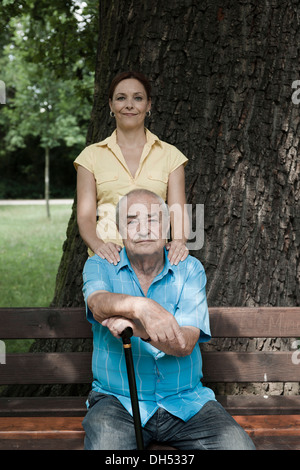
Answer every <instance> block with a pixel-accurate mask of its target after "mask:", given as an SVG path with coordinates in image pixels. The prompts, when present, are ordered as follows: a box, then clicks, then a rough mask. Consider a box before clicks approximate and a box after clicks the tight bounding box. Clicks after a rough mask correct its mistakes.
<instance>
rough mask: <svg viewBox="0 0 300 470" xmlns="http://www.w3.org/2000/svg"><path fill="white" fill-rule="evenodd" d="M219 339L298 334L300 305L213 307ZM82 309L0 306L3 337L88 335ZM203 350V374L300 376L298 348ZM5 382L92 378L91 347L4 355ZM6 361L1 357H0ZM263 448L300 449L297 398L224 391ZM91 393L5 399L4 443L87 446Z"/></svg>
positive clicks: (1, 402) (1, 403)
mask: <svg viewBox="0 0 300 470" xmlns="http://www.w3.org/2000/svg"><path fill="white" fill-rule="evenodd" d="M210 318H211V331H212V335H213V337H214V338H223V337H225V338H236V337H238V338H246V337H252V338H259V337H263V338H271V337H274V338H278V337H282V338H298V337H300V308H281V307H276V308H270V307H267V308H210ZM91 337H92V334H91V328H90V325H89V323H88V322H87V321H86V319H85V312H84V309H83V308H66V309H65V308H22V309H16V308H14V309H6V308H2V309H0V339H1V340H2V341H3V342H2V343H0V344H1V345H2V350H0V352H2V356H0V359H1V358H2V362H4V361H3V357H4V354H3V345H5V340H7V339H12V338H14V339H18V338H64V339H66V338H91ZM292 346H293V347H291V348H290V350H289V351H270V352H263V351H253V352H232V351H205V352H203V363H204V380H205V382H207V383H209V384H213V383H214V382H219V383H220V382H225V383H230V382H240V383H247V382H261V383H264V382H267V381H270V382H299V381H300V364H298V362H300V361H299V357H300V352H299V355H298V352H297V350H296V349H293V348H295V342H293V344H292ZM5 360H6V363H5V364H3V363H2V364H0V385H3V384H8V385H9V384H10V385H12V384H89V383H91V380H92V376H91V353H90V352H67V353H64V352H55V353H26V354H21V353H15V354H6V357H5ZM0 362H1V361H0ZM218 399H219V401H220V402H221V403H222V404H223V406H224V407H225V408H226V409H227V410H228V411H229V412H230V413H231V414H232V415H233V416H234V417H235V419H236V420H237V421H238V422H239V423H240V424H241V425H242V426H243V427H244V429H245V430H246V431H247V432H248V433H249V434H250V436H251V437H252V439H253V440H254V442H255V444H256V446H257V448H258V449H298V450H300V396H285V395H280V396H263V395H261V396H257V395H233V396H219V397H218ZM85 400H86V397H63V396H62V397H20V398H9V397H8V398H6V397H1V398H0V449H53V450H54V449H82V448H83V438H84V431H83V429H82V426H81V422H82V419H83V416H84V415H85V413H86V407H85Z"/></svg>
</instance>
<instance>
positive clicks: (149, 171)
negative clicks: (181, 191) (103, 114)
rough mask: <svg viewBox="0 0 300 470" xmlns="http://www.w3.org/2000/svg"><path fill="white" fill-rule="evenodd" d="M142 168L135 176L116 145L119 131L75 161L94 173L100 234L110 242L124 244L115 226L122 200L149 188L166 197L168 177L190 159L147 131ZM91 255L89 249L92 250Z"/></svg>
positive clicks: (98, 230) (81, 154)
mask: <svg viewBox="0 0 300 470" xmlns="http://www.w3.org/2000/svg"><path fill="white" fill-rule="evenodd" d="M146 139H147V142H146V144H145V146H144V149H143V153H142V156H141V159H140V164H139V167H138V169H137V171H136V174H135V175H134V176H133V175H132V174H131V172H130V170H129V168H128V166H127V164H126V161H125V159H124V157H123V154H122V152H121V149H120V147H119V145H118V144H117V131H116V130H115V131H114V132H113V133H112V135H111V136H110V137H108V138H106V139H105V140H103V141H102V142H99V143H96V144H92V145H89V146H88V147H86V148H85V149H84V150H83V151H82V152H81V153H80V155H79V156H78V157H77V158H76V160H75V161H74V166H75V168H76V170H77V168H78V165H81V166H83V167H84V168H86V169H87V170H89V171H90V172H91V173H93V175H94V177H95V180H96V187H97V216H98V222H97V234H98V236H99V237H100V238H101V239H102V240H104V241H106V242H108V241H112V242H114V243H118V244H119V245H122V240H121V237H120V235H119V232H118V230H117V227H116V223H115V207H116V205H117V203H118V202H119V200H120V198H121V197H122V196H124V195H125V194H127V193H128V192H129V191H131V190H133V189H138V188H144V189H148V190H150V191H153V192H154V193H156V194H158V195H159V196H161V197H162V198H163V199H164V201H166V198H167V187H168V179H169V174H170V173H171V172H172V171H174V170H176V168H178V167H179V166H180V165H182V164H183V165H186V163H187V161H188V159H187V158H186V157H185V156H184V155H183V154H182V153H181V152H180V151H179V150H178V149H177V148H176V147H174V146H173V145H170V144H168V143H166V142H163V141H161V140H160V139H159V138H158V137H156V135H154V134H152V133H151V132H150V131H149V130H148V129H146ZM89 254H92V253H90V250H89Z"/></svg>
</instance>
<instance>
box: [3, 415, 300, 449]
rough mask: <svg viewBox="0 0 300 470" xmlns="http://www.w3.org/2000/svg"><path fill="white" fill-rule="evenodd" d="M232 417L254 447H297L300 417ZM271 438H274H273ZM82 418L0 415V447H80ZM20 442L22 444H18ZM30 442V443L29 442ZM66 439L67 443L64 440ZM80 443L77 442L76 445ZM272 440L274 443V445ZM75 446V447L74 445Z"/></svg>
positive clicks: (299, 433)
mask: <svg viewBox="0 0 300 470" xmlns="http://www.w3.org/2000/svg"><path fill="white" fill-rule="evenodd" d="M234 418H235V420H236V421H237V422H238V423H239V424H240V425H241V426H242V427H244V429H245V430H246V432H248V433H249V435H250V436H251V437H252V438H253V439H254V442H255V444H256V445H258V449H263V448H269V449H272V448H273V449H278V446H281V447H279V448H282V449H288V448H289V447H290V445H291V444H292V446H293V449H300V440H299V435H300V416H299V415H286V416H280V417H278V416H273V415H271V416H234ZM273 438H275V439H273ZM83 439H84V431H83V428H82V418H79V417H78V418H72V417H69V418H57V417H56V418H51V417H47V418H1V420H0V443H1V445H0V449H1V448H2V449H5V448H16V447H15V446H16V443H18V446H19V447H18V448H24V449H26V448H28V447H27V446H28V445H29V448H43V447H46V446H43V442H45V443H47V444H46V445H47V446H49V447H48V448H52V449H55V448H57V441H62V442H63V443H64V447H61V448H69V447H71V446H73V445H74V442H75V443H76V446H77V448H83ZM22 441H23V445H22ZM30 441H31V442H30ZM68 441H69V442H68ZM80 442H81V445H80V444H79V443H80ZM274 443H275V446H276V447H274ZM78 445H79V447H78Z"/></svg>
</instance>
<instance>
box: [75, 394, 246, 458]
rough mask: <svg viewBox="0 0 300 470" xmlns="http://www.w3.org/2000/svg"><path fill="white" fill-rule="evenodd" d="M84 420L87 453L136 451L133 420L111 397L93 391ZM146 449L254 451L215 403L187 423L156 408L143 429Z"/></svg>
mask: <svg viewBox="0 0 300 470" xmlns="http://www.w3.org/2000/svg"><path fill="white" fill-rule="evenodd" d="M89 403H90V408H89V409H88V412H87V414H86V416H85V418H84V420H83V423H82V424H83V428H84V430H85V433H86V435H85V441H84V448H85V449H86V450H133V449H136V448H137V446H136V440H135V431H134V423H133V418H132V416H131V415H130V414H129V413H128V411H127V410H126V409H125V408H124V407H123V405H122V404H121V403H120V402H119V400H118V399H117V398H116V397H114V396H112V395H105V394H102V393H98V392H94V391H92V392H91V393H90V395H89ZM143 438H144V444H145V447H147V446H148V445H149V444H150V443H151V442H152V441H158V442H161V443H167V444H168V445H170V446H172V447H175V448H176V449H179V450H205V449H214V450H254V449H255V447H254V444H253V442H252V440H251V439H250V437H249V436H248V434H247V433H246V432H245V431H244V430H243V428H241V426H239V424H237V423H236V421H235V420H234V419H233V418H232V417H231V416H230V414H229V413H227V411H226V410H225V409H224V408H223V407H222V406H221V405H220V403H218V402H217V401H213V400H212V401H208V402H207V403H206V404H205V405H204V406H203V407H202V408H201V410H200V411H199V412H198V413H197V414H196V415H195V416H193V417H192V418H190V419H189V420H188V421H187V422H185V421H182V420H181V419H179V418H177V417H176V416H173V415H171V414H170V413H169V412H168V411H166V410H164V409H163V408H159V409H158V410H157V411H156V413H154V415H153V416H152V417H151V418H150V419H149V421H148V422H147V423H146V425H145V427H144V428H143Z"/></svg>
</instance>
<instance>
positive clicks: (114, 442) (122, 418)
mask: <svg viewBox="0 0 300 470" xmlns="http://www.w3.org/2000/svg"><path fill="white" fill-rule="evenodd" d="M97 398H100V399H98V400H96V401H95V402H94V404H93V405H92V406H91V407H90V408H89V410H88V412H87V414H86V416H85V418H84V420H83V422H82V426H83V428H84V430H85V440H84V448H85V449H86V450H126V449H128V450H131V449H135V448H136V440H135V433H134V424H133V419H132V417H131V415H130V414H129V413H128V412H127V411H126V410H125V408H124V407H123V406H122V404H121V403H120V402H119V400H118V399H117V398H115V397H113V396H111V395H102V396H100V394H99V397H97Z"/></svg>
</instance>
